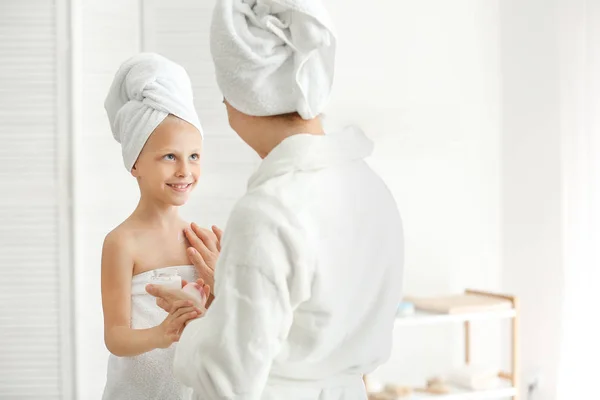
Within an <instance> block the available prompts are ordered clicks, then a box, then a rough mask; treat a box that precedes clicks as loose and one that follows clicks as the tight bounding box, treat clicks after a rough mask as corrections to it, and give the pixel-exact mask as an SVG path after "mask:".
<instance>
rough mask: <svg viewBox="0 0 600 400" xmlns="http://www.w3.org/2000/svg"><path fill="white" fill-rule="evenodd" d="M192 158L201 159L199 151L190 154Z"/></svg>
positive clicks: (194, 159)
mask: <svg viewBox="0 0 600 400" xmlns="http://www.w3.org/2000/svg"><path fill="white" fill-rule="evenodd" d="M190 159H192V160H193V161H198V160H199V159H200V155H199V154H198V153H194V154H192V155H191V156H190Z"/></svg>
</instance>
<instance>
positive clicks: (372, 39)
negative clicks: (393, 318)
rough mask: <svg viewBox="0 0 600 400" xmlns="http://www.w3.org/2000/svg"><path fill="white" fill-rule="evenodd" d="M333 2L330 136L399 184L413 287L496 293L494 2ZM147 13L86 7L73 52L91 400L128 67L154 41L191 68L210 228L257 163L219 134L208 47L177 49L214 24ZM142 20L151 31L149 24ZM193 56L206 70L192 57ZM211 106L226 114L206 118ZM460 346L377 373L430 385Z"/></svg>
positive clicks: (491, 336)
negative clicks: (360, 144)
mask: <svg viewBox="0 0 600 400" xmlns="http://www.w3.org/2000/svg"><path fill="white" fill-rule="evenodd" d="M151 3H154V4H161V7H163V6H164V7H167V8H169V7H171V8H170V10H171V11H168V10H167V11H168V12H174V11H173V10H174V9H176V8H177V5H182V4H183V5H186V4H187V5H189V4H196V3H197V2H190V1H185V0H178V1H174V2H170V5H168V6H167V5H165V4H166V2H158V3H157V2H154V1H146V2H144V5H148V4H151ZM328 3H329V7H330V10H331V13H332V14H333V17H334V20H335V21H336V23H337V25H338V33H339V36H340V43H339V56H338V71H337V78H336V86H335V91H334V95H333V98H332V103H331V106H330V108H329V109H328V110H327V111H326V114H327V119H326V124H327V125H328V126H331V127H337V126H340V125H342V124H346V123H358V124H360V125H361V126H362V127H363V128H364V129H365V131H366V133H367V135H368V136H370V137H371V138H372V139H373V140H375V143H376V150H375V154H374V155H373V157H372V158H371V160H370V162H371V163H372V165H373V166H374V168H375V169H376V170H378V171H379V172H380V173H381V174H382V176H383V177H384V179H385V180H386V182H387V183H388V185H389V186H390V189H391V190H392V192H393V194H394V196H395V197H396V199H397V202H398V205H399V207H400V209H401V212H402V214H403V216H404V222H405V231H406V249H407V254H406V290H407V291H408V292H412V293H419V294H436V293H446V292H449V291H452V292H453V291H461V290H463V289H464V288H465V287H476V288H480V289H491V290H497V289H499V288H500V280H501V278H500V276H501V271H500V255H501V254H500V220H499V218H500V192H499V190H500V158H499V157H500V153H499V151H498V150H499V146H500V125H501V124H500V118H501V115H500V102H501V100H500V95H501V93H500V92H501V88H500V60H499V52H500V48H499V36H498V34H499V8H498V7H499V6H498V1H497V0H494V1H485V2H482V1H480V0H457V1H452V2H448V1H446V0H428V1H419V2H414V1H405V0H403V1H394V2H390V1H387V0H376V1H375V0H372V1H371V2H370V3H369V7H365V6H364V1H358V0H351V1H350V0H349V1H346V2H343V3H341V2H338V1H333V0H330V1H329V2H328ZM139 5H140V2H139V1H137V0H118V1H117V0H103V1H99V0H81V7H80V10H79V11H78V12H79V16H80V18H81V22H82V23H81V30H82V33H83V36H82V40H81V42H80V43H79V46H78V48H79V51H80V54H81V60H80V64H81V74H80V85H79V86H80V88H79V93H80V96H81V109H80V110H79V112H80V119H79V126H78V128H79V129H78V132H79V133H78V143H77V146H76V154H77V158H78V160H77V181H76V188H77V199H76V200H77V202H78V206H77V217H78V221H77V237H78V241H77V247H76V248H77V299H78V304H77V310H78V314H77V316H78V335H77V337H78V342H77V348H78V371H79V376H78V382H79V386H78V393H79V396H78V398H80V399H86V400H87V399H90V400H93V399H99V398H100V395H101V392H102V388H103V384H104V377H105V365H106V357H107V352H106V350H105V349H104V344H103V338H102V311H101V306H100V284H99V271H100V248H101V244H102V240H103V237H104V235H105V234H106V233H107V232H108V231H109V230H110V229H112V228H113V227H114V226H116V225H117V224H118V223H119V222H121V221H122V220H123V219H124V218H125V217H126V216H127V215H128V213H129V212H130V211H131V210H132V209H133V207H134V206H135V203H136V199H137V197H136V196H137V188H136V187H135V183H134V181H133V180H132V179H131V178H130V177H128V176H127V173H126V172H125V170H124V168H123V166H122V161H121V158H120V149H119V147H118V145H117V144H116V142H114V141H113V139H112V137H111V134H110V131H109V128H108V123H107V120H106V116H105V113H104V109H103V106H102V102H103V100H104V96H105V94H106V91H107V89H108V85H109V84H110V80H111V79H112V74H113V73H114V71H115V69H116V68H117V66H118V65H119V63H120V62H122V61H123V60H124V59H125V58H127V57H128V56H130V55H131V54H133V53H135V52H137V51H139V50H140V49H141V43H142V42H144V43H145V45H146V46H149V47H151V48H152V49H159V50H162V51H163V52H165V53H169V55H170V56H171V57H173V58H178V57H181V59H180V60H179V61H180V62H182V63H183V64H184V65H185V66H186V67H187V68H188V69H189V70H190V74H191V75H192V79H193V80H195V82H194V85H195V91H196V95H197V97H198V103H197V106H198V108H199V110H200V117H201V118H202V119H203V122H204V126H205V128H206V129H207V133H208V134H209V135H210V136H209V137H208V138H207V140H206V151H205V155H206V164H205V175H204V178H205V180H204V182H203V184H202V186H200V187H199V193H197V194H196V198H195V199H194V200H193V202H192V204H190V206H191V207H188V208H187V209H186V210H185V213H186V216H188V217H189V218H190V219H195V220H197V221H199V222H200V223H202V224H210V223H213V222H217V223H220V224H222V223H223V222H224V220H225V219H226V211H227V209H228V207H229V204H230V202H231V199H232V198H234V197H235V196H237V195H239V194H240V191H241V190H243V187H242V186H243V185H242V186H240V179H241V178H243V177H244V176H247V174H249V173H250V172H251V168H252V166H253V165H255V161H254V159H253V158H252V156H251V155H249V154H248V153H246V152H245V151H244V149H243V147H240V146H238V145H239V142H236V141H237V139H236V138H235V137H233V136H232V134H231V132H230V131H228V130H227V129H226V128H225V127H224V125H223V121H224V118H225V115H224V114H223V113H222V109H221V108H220V107H221V105H220V103H219V101H220V99H219V98H216V99H212V98H211V96H212V95H214V94H215V92H214V84H213V83H212V82H205V81H203V79H210V76H209V75H208V74H207V73H206V71H207V70H209V69H210V68H211V67H212V66H211V65H210V63H208V64H207V63H206V62H205V58H206V56H207V55H208V50H207V48H205V47H201V46H198V48H194V47H193V46H190V48H189V51H188V52H186V53H187V55H185V54H183V53H181V52H180V51H179V52H178V50H177V49H176V48H175V47H177V46H173V43H177V41H178V40H180V41H181V40H183V41H186V40H192V39H193V38H194V37H197V38H198V39H199V40H205V41H206V38H204V39H202V35H203V34H205V33H204V32H205V31H204V30H203V29H204V28H205V26H206V22H203V19H202V18H198V19H194V18H193V17H191V15H194V14H193V13H191V14H190V15H187V16H186V17H184V18H181V19H180V21H178V22H179V23H180V25H181V27H186V26H189V27H190V28H191V29H194V32H192V33H191V34H190V35H189V36H187V37H186V36H182V32H181V29H178V28H177V24H176V25H173V24H169V23H168V22H165V24H163V25H161V27H160V29H157V30H154V31H151V32H150V33H148V32H147V31H146V30H145V29H143V26H142V25H141V22H140V21H141V19H140V15H141V11H142V10H140V8H139ZM145 11H146V12H145V13H144V19H145V23H147V22H148V18H152V15H151V13H150V15H147V12H148V9H146V10H145ZM167 11H165V13H163V14H161V15H166V12H167ZM195 12H197V11H195ZM206 17H208V15H207V16H206ZM163 22H164V21H163ZM141 32H146V35H148V37H146V38H144V37H142V36H141ZM152 32H153V33H152ZM150 36H152V37H150ZM195 51H197V52H198V57H199V58H200V59H199V60H194V59H193V57H192V56H193V55H194V52H195ZM216 94H217V95H218V93H216ZM211 101H215V102H216V107H219V108H212V107H213V106H212V105H211V104H212V103H211ZM219 110H221V111H219ZM211 136H212V137H211ZM211 146H212V147H211ZM232 149H233V150H232ZM211 158H212V160H211ZM240 159H241V160H242V164H241V165H240V164H239V163H238V162H237V161H239V160H240ZM101 169H102V172H100V170H101ZM223 199H225V200H223ZM194 207H197V208H198V209H199V211H198V212H196V211H195V208H194ZM476 328H477V330H476V332H480V333H481V334H482V335H481V336H485V337H486V339H485V340H483V341H481V342H480V343H476V346H475V351H477V354H475V358H476V359H478V358H479V359H480V360H483V361H487V360H490V361H497V360H499V359H500V358H501V355H500V354H499V353H498V351H497V350H496V347H494V344H495V343H497V342H498V341H499V340H500V339H501V337H500V334H499V331H498V330H497V329H495V327H491V328H490V329H486V327H484V326H482V327H479V326H476ZM460 334H461V330H460V327H449V328H445V329H441V330H425V331H421V330H419V331H417V330H415V331H406V332H399V333H398V335H397V341H398V348H397V349H396V350H397V351H396V352H395V356H394V359H393V360H392V361H391V362H390V364H389V365H388V366H387V367H386V368H384V369H382V370H381V371H380V374H381V376H383V377H384V378H387V379H390V380H395V381H398V380H401V379H405V381H406V382H415V383H422V381H423V379H425V378H426V377H428V376H429V375H430V374H434V373H437V372H439V371H441V370H443V369H444V368H446V367H448V366H450V365H452V364H455V363H457V362H460V360H461V355H462V348H461V343H462V341H461V339H460ZM481 336H480V337H481ZM431 340H433V342H432V341H431ZM407 342H411V343H414V346H411V347H412V349H409V348H408V347H407V346H406V345H404V343H407ZM498 348H500V347H498ZM432 350H437V351H438V352H439V353H438V355H435V356H434V354H433V353H432Z"/></svg>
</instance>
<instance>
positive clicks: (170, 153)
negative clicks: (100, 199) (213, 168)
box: [131, 115, 202, 206]
mask: <svg viewBox="0 0 600 400" xmlns="http://www.w3.org/2000/svg"><path fill="white" fill-rule="evenodd" d="M201 152H202V137H201V136H200V132H198V130H197V129H196V128H195V127H194V126H193V125H191V124H189V123H188V122H186V121H183V120H181V119H179V118H177V117H174V116H172V115H169V116H168V117H167V118H165V119H164V121H163V122H161V123H160V125H158V127H156V129H155V130H154V132H152V134H151V135H150V138H148V141H147V142H146V144H145V145H144V148H143V149H142V152H141V153H140V156H139V157H138V159H137V161H136V163H135V165H134V166H133V169H132V170H131V174H132V175H133V176H134V177H136V178H137V180H138V184H139V185H140V191H141V193H142V197H146V198H152V199H154V200H156V201H158V202H161V203H163V204H166V205H173V206H182V205H184V204H185V203H186V202H187V200H188V199H189V197H190V194H191V192H192V190H193V189H194V188H195V187H196V183H197V182H198V178H199V177H200V154H201Z"/></svg>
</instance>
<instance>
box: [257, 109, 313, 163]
mask: <svg viewBox="0 0 600 400" xmlns="http://www.w3.org/2000/svg"><path fill="white" fill-rule="evenodd" d="M298 134H309V135H324V134H325V132H324V131H323V125H322V124H321V120H320V119H319V118H314V119H311V120H303V119H294V120H289V119H286V118H285V117H280V118H273V117H264V118H259V119H257V121H256V124H255V125H254V127H253V129H251V130H250V131H249V132H248V134H247V139H248V144H249V145H250V146H251V147H252V148H253V149H254V150H255V151H256V152H257V153H258V155H259V156H260V157H261V158H265V157H266V156H267V155H268V154H269V153H270V152H271V151H272V150H273V149H274V148H275V147H277V146H278V145H279V144H280V143H281V142H283V141H284V140H285V139H286V138H288V137H290V136H294V135H298Z"/></svg>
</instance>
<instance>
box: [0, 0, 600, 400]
mask: <svg viewBox="0 0 600 400" xmlns="http://www.w3.org/2000/svg"><path fill="white" fill-rule="evenodd" d="M214 1H215V0H211V1H201V0H169V1H161V0H0V140H1V142H2V145H1V146H0V187H1V188H2V189H1V190H2V195H1V196H0V273H1V274H2V278H1V279H0V399H82V400H99V399H100V398H101V395H102V390H103V387H104V382H105V376H106V361H107V356H108V352H107V350H106V348H105V347H104V341H103V319H102V308H101V298H100V254H101V247H102V242H103V239H104V236H105V235H106V234H107V233H108V232H109V231H110V230H112V229H113V228H114V227H115V226H116V225H118V224H119V223H120V222H121V221H122V220H124V219H125V218H126V217H127V216H128V215H129V213H130V212H131V211H132V210H133V209H134V207H135V205H136V204H137V200H138V189H137V185H136V183H135V181H134V179H133V178H132V177H131V176H130V174H129V173H127V171H126V170H125V168H124V167H123V163H122V158H121V153H120V146H119V145H118V144H117V142H115V141H114V139H113V138H112V134H111V132H110V128H109V125H108V120H107V117H106V114H105V111H104V108H103V102H104V98H105V96H106V94H107V91H108V87H109V85H110V83H111V80H112V78H113V76H114V73H115V72H116V70H117V68H118V67H119V65H120V64H121V62H123V61H124V60H125V59H127V58H128V57H130V56H131V55H133V54H135V53H137V52H140V51H154V52H158V53H161V54H163V55H165V56H166V57H169V58H172V59H173V60H175V61H177V62H178V63H181V64H182V65H183V66H184V67H185V68H186V69H187V70H188V72H189V74H190V76H191V78H192V81H193V85H194V91H195V98H196V106H197V110H198V113H199V116H200V118H201V121H202V124H203V126H204V128H205V150H204V154H203V176H202V178H201V180H200V185H199V187H198V188H197V190H196V192H195V193H194V196H193V200H192V201H190V203H189V204H188V205H186V206H185V207H184V211H183V214H184V216H185V217H186V218H187V219H189V220H191V221H196V222H197V223H199V224H200V225H205V226H209V225H211V224H217V225H219V226H222V227H224V226H225V225H226V222H227V216H228V213H229V210H230V209H231V207H232V205H233V203H234V201H235V200H236V199H237V198H238V197H240V196H241V195H242V194H243V193H244V190H245V185H246V180H247V178H248V177H249V175H250V174H251V173H252V172H253V171H254V169H255V168H256V167H257V165H258V164H259V161H260V160H259V159H258V157H257V156H256V155H255V154H254V153H253V152H252V151H251V150H250V149H249V148H248V147H246V146H245V144H244V143H243V142H242V141H241V140H240V139H238V137H237V136H236V135H235V134H234V133H233V132H232V131H231V130H230V129H229V127H228V125H227V118H226V114H225V109H224V106H223V104H222V103H221V100H222V96H221V94H220V92H219V90H218V88H217V86H216V83H215V81H214V77H213V66H212V63H211V60H210V53H209V48H208V27H209V23H210V17H211V10H212V5H213V2H214ZM325 2H326V3H327V4H328V7H329V9H330V12H331V14H332V16H333V19H334V21H335V23H336V25H337V30H338V32H337V33H338V36H339V48H338V49H339V51H338V57H337V71H336V82H335V86H334V92H333V97H332V100H331V104H330V106H329V107H328V108H327V110H326V112H325V115H324V120H325V125H326V127H327V128H328V129H330V130H335V129H337V128H339V127H342V126H345V125H348V124H357V125H359V126H360V127H362V128H363V129H364V131H365V132H366V134H367V136H369V137H370V138H371V139H372V140H373V141H374V142H375V152H374V154H373V156H372V157H371V158H370V159H369V162H370V163H371V165H372V166H373V168H375V169H376V170H377V171H378V172H379V173H380V174H381V176H382V177H383V178H384V180H385V181H386V183H387V184H388V186H389V187H390V189H391V191H392V193H393V194H394V197H395V198H396V201H397V204H398V207H399V209H400V212H401V213H402V215H403V219H404V224H405V235H406V243H405V248H406V256H405V293H407V294H413V295H425V296H427V295H439V294H445V293H458V292H461V291H463V290H464V289H466V288H474V289H479V290H488V291H493V292H500V293H507V294H512V295H517V296H519V298H520V303H521V309H520V332H519V339H520V357H519V365H520V367H521V368H520V372H519V377H520V379H521V385H520V387H519V391H520V393H521V395H522V397H521V398H522V399H538V400H542V399H543V400H554V399H561V400H566V399H568V400H571V399H576V398H587V399H592V398H598V397H599V395H598V394H597V393H596V390H595V389H594V388H593V383H594V382H595V380H596V379H597V376H596V375H597V372H598V371H600V368H599V367H598V365H597V363H598V360H599V359H600V343H599V340H600V339H599V338H600V323H599V322H598V315H599V313H598V307H599V305H600V263H599V262H600V255H599V253H600V1H598V0H418V1H417V0H412V1H409V0H393V1H392V0H369V1H368V2H366V1H364V0H363V1H358V0H344V1H342V0H325ZM350 249H351V244H349V251H350ZM399 261H400V260H399ZM334 295H335V293H332V296H334ZM480 325H481V326H480ZM461 329H462V325H452V324H450V325H448V326H443V327H438V328H436V329H433V328H432V327H418V328H415V329H406V330H397V331H396V332H395V347H394V351H393V354H392V356H391V359H390V361H389V362H388V364H386V365H385V366H383V367H382V368H381V369H380V370H379V371H377V372H376V374H379V376H380V377H381V379H386V380H389V381H392V380H395V381H402V382H411V383H413V382H414V383H419V382H421V381H423V380H424V379H425V378H426V377H427V376H429V375H431V374H435V373H438V372H440V371H443V370H445V369H446V368H448V367H450V366H452V365H455V364H457V363H460V362H462V357H463V353H464V349H463V347H462V346H463V342H464V341H463V339H462V336H461V335H462V330H461ZM473 329H474V332H473V337H474V338H475V337H476V338H477V339H474V341H473V344H472V347H473V348H472V352H473V353H474V354H477V356H476V358H477V359H478V360H479V361H481V362H485V363H499V364H504V365H507V364H508V363H509V362H510V360H509V358H510V357H509V353H510V352H509V351H508V347H509V345H510V335H509V333H508V332H509V331H508V328H507V326H506V324H505V323H504V322H492V323H486V324H483V323H482V324H478V325H476V326H474V327H473ZM469 398H470V399H475V397H469Z"/></svg>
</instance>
